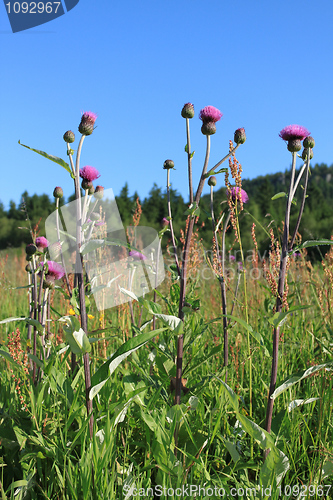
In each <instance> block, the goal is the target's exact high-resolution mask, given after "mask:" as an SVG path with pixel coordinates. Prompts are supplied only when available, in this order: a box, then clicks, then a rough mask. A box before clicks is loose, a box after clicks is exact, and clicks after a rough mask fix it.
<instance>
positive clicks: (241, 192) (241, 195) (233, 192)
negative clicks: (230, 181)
mask: <svg viewBox="0 0 333 500" xmlns="http://www.w3.org/2000/svg"><path fill="white" fill-rule="evenodd" d="M236 196H237V199H238V200H240V198H241V201H242V202H243V203H247V202H248V201H249V197H248V194H247V192H246V191H244V189H241V188H239V187H233V188H232V189H231V198H232V199H233V201H236Z"/></svg>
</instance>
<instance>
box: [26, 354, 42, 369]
mask: <svg viewBox="0 0 333 500" xmlns="http://www.w3.org/2000/svg"><path fill="white" fill-rule="evenodd" d="M28 358H29V359H31V360H32V361H33V362H34V363H36V365H37V366H39V367H40V368H42V370H43V369H44V363H43V361H41V360H40V359H39V358H37V356H34V355H33V354H30V353H29V354H28Z"/></svg>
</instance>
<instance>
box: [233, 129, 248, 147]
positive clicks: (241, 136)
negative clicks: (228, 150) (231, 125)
mask: <svg viewBox="0 0 333 500" xmlns="http://www.w3.org/2000/svg"><path fill="white" fill-rule="evenodd" d="M245 141H246V135H245V129H244V128H238V129H237V130H236V131H235V135H234V142H235V143H236V144H244V142H245Z"/></svg>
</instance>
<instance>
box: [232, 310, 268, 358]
mask: <svg viewBox="0 0 333 500" xmlns="http://www.w3.org/2000/svg"><path fill="white" fill-rule="evenodd" d="M225 317H226V318H230V319H231V321H236V322H237V323H239V324H240V325H242V326H243V327H244V328H245V329H246V330H247V331H248V332H249V333H250V334H251V335H252V337H253V338H254V339H255V340H256V341H257V342H258V344H259V345H260V346H261V347H262V348H263V350H264V354H265V356H267V357H269V356H270V354H269V351H268V349H267V347H266V346H265V342H264V339H263V338H262V336H261V335H260V333H259V332H256V331H255V330H253V328H252V326H251V325H249V324H248V323H246V321H244V320H243V319H240V318H237V317H236V316H231V315H230V314H226V315H225Z"/></svg>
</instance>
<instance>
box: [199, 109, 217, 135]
mask: <svg viewBox="0 0 333 500" xmlns="http://www.w3.org/2000/svg"><path fill="white" fill-rule="evenodd" d="M199 118H200V120H202V122H203V123H202V127H201V132H202V133H203V134H204V135H213V134H215V132H216V125H215V123H216V122H218V121H219V120H221V118H222V113H221V111H220V110H218V109H217V108H214V106H206V107H205V108H203V109H202V110H201V111H200V113H199Z"/></svg>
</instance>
